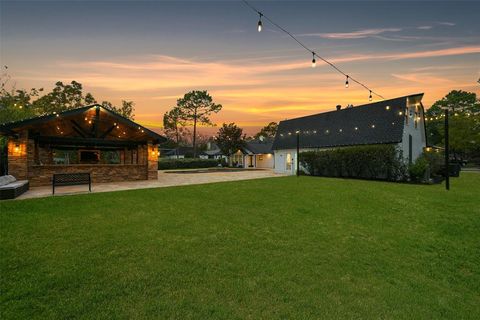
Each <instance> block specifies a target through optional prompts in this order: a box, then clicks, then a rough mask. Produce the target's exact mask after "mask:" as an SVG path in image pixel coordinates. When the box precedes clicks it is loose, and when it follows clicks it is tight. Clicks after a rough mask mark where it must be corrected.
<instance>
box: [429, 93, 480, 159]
mask: <svg viewBox="0 0 480 320" xmlns="http://www.w3.org/2000/svg"><path fill="white" fill-rule="evenodd" d="M443 107H448V108H449V109H450V117H449V138H450V139H449V140H450V148H451V150H452V152H453V154H454V156H461V157H462V158H467V159H469V158H470V159H471V158H477V157H480V102H479V100H478V99H477V96H476V94H475V93H473V92H466V91H462V90H453V91H451V92H450V93H448V94H447V95H446V96H445V97H444V98H442V99H440V100H438V101H437V102H435V103H434V104H433V105H432V107H431V108H430V109H428V110H427V112H426V113H425V117H426V120H427V126H426V127H427V128H426V129H427V139H428V143H429V144H430V145H438V146H444V145H445V137H444V129H445V127H444V117H443V116H444V110H443V109H442V108H443Z"/></svg>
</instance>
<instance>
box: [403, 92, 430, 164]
mask: <svg viewBox="0 0 480 320" xmlns="http://www.w3.org/2000/svg"><path fill="white" fill-rule="evenodd" d="M404 121H405V125H404V126H403V135H402V142H401V143H399V144H398V146H399V149H400V150H401V151H402V154H403V157H404V159H405V162H406V163H408V162H409V161H410V156H411V160H412V162H415V160H416V159H417V158H418V157H419V156H420V155H421V154H422V152H423V149H424V148H425V147H426V144H427V143H426V137H425V121H424V110H423V107H422V105H421V104H419V103H418V104H413V103H408V100H407V110H406V115H405V117H404ZM415 122H416V123H415ZM410 136H411V137H412V154H411V155H410Z"/></svg>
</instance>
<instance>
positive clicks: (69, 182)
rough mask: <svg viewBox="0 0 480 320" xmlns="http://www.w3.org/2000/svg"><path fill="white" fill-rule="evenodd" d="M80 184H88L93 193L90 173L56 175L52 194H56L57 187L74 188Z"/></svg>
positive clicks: (53, 180)
mask: <svg viewBox="0 0 480 320" xmlns="http://www.w3.org/2000/svg"><path fill="white" fill-rule="evenodd" d="M80 184H88V191H90V192H92V179H91V178H90V173H88V172H78V173H55V174H54V175H53V179H52V194H55V187H57V186H74V185H80Z"/></svg>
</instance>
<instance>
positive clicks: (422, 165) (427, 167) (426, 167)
mask: <svg viewBox="0 0 480 320" xmlns="http://www.w3.org/2000/svg"><path fill="white" fill-rule="evenodd" d="M444 170H445V164H444V154H443V152H442V153H437V152H424V153H423V154H422V155H421V156H420V157H418V159H417V160H415V162H414V163H412V164H411V165H410V166H409V167H408V172H409V176H410V180H411V181H413V182H428V181H429V180H430V178H433V179H437V180H438V178H440V177H443V175H444Z"/></svg>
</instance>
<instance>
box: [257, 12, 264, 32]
mask: <svg viewBox="0 0 480 320" xmlns="http://www.w3.org/2000/svg"><path fill="white" fill-rule="evenodd" d="M258 16H259V18H258V26H257V30H258V32H260V31H262V16H263V14H262V13H261V12H258Z"/></svg>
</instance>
